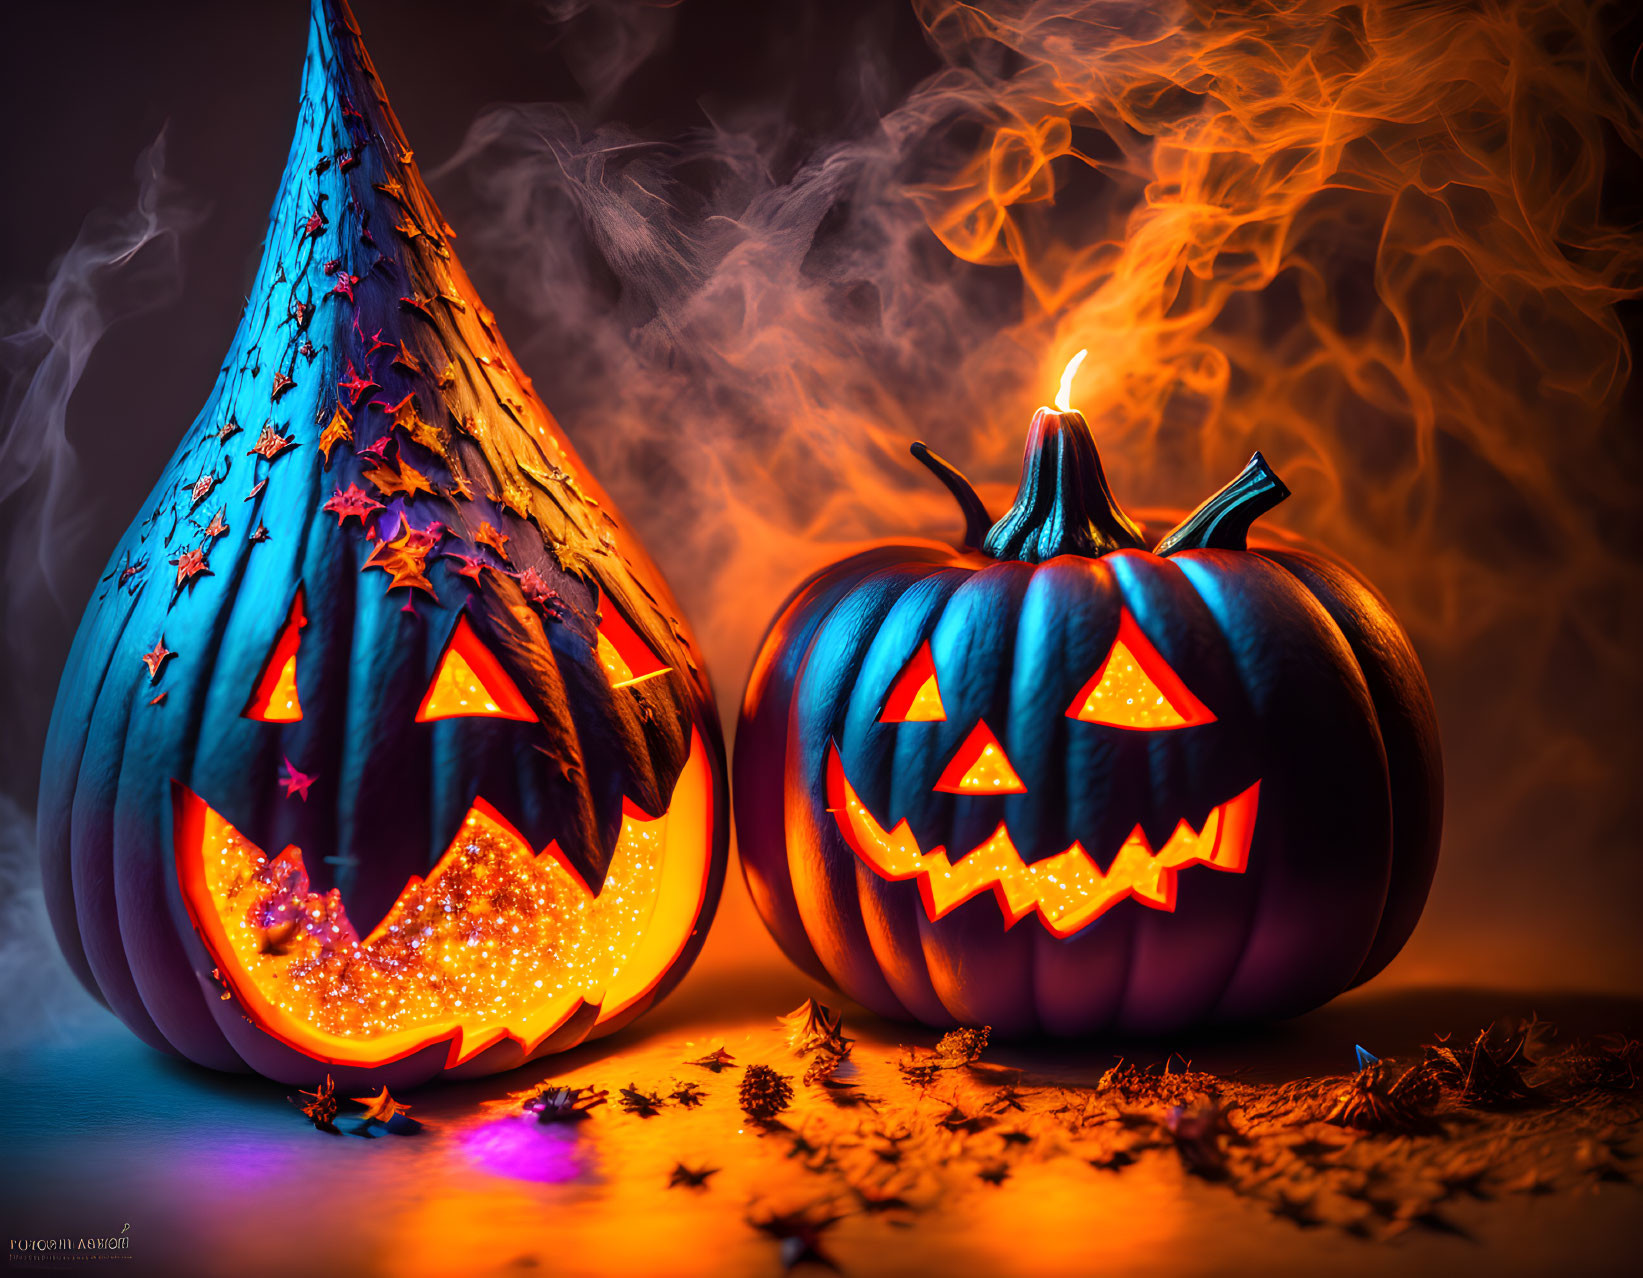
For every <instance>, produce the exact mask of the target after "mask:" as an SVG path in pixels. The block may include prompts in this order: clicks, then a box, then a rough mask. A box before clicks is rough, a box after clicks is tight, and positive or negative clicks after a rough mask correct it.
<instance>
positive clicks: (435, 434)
mask: <svg viewBox="0 0 1643 1278" xmlns="http://www.w3.org/2000/svg"><path fill="white" fill-rule="evenodd" d="M371 403H372V405H373V406H374V407H376V408H380V409H382V411H383V412H385V413H387V414H388V415H389V416H390V417H391V418H392V419H393V423H394V425H395V426H396V427H397V428H398V429H400V430H402V431H404V432H405V436H406V438H407V439H409V440H411V441H412V442H413V443H417V444H421V445H422V447H424V448H426V449H427V450H428V451H429V452H433V453H439V452H443V451H444V446H445V441H444V440H443V439H442V438H441V437H440V434H439V429H438V428H437V427H436V426H434V425H433V424H432V423H430V422H425V421H423V420H422V414H421V413H419V412H417V408H416V392H415V391H409V392H407V393H406V395H405V398H404V399H402V400H400V401H399V402H398V403H397V404H389V403H386V402H384V401H383V400H380V399H373V400H372V401H371Z"/></svg>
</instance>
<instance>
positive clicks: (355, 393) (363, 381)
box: [337, 360, 376, 408]
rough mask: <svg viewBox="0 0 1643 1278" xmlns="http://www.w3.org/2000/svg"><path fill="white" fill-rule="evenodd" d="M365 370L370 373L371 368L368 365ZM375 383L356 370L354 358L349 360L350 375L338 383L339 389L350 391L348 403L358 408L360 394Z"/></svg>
mask: <svg viewBox="0 0 1643 1278" xmlns="http://www.w3.org/2000/svg"><path fill="white" fill-rule="evenodd" d="M365 371H366V372H367V373H369V372H370V371H371V370H370V369H369V368H368V367H367V368H366V370H365ZM375 385H376V383H375V382H373V381H372V380H371V379H370V378H369V377H361V376H360V375H359V374H358V373H357V372H355V371H354V361H353V360H349V361H348V376H347V377H344V378H343V379H342V380H341V381H340V382H338V383H337V386H338V388H339V389H341V390H343V391H346V392H347V393H348V396H349V399H348V404H349V407H351V408H358V407H359V398H360V396H361V395H363V394H364V393H365V392H366V391H368V390H369V389H370V388H371V387H373V386H375Z"/></svg>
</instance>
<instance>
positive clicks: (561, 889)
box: [174, 731, 714, 1068]
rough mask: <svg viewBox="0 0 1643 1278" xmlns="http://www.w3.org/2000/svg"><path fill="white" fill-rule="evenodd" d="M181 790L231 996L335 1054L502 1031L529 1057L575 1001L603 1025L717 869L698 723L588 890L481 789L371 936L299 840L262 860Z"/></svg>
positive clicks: (468, 1054) (285, 1032)
mask: <svg viewBox="0 0 1643 1278" xmlns="http://www.w3.org/2000/svg"><path fill="white" fill-rule="evenodd" d="M175 798H176V807H175V814H174V838H175V841H176V849H177V872H178V879H179V887H180V888H181V890H182V896H183V901H184V904H185V905H186V906H187V908H188V912H189V917H190V918H191V919H192V920H193V923H194V926H195V929H196V931H197V932H198V933H199V936H200V939H201V940H202V941H203V942H204V944H205V947H206V950H207V952H208V953H209V955H210V960H211V962H213V963H215V964H216V965H217V966H216V971H215V973H214V974H215V975H216V976H217V977H218V978H219V979H220V980H221V981H222V983H223V984H224V985H225V986H226V987H227V990H226V992H225V993H224V995H223V997H224V998H237V999H238V1001H239V1004H240V1008H241V1010H242V1011H243V1013H244V1014H245V1016H246V1019H248V1020H250V1021H251V1022H252V1024H254V1025H256V1026H258V1027H259V1028H261V1029H262V1030H264V1031H266V1032H267V1033H269V1034H271V1035H273V1036H274V1037H275V1038H277V1039H280V1040H281V1041H283V1042H284V1043H286V1044H287V1045H288V1046H290V1047H293V1048H295V1049H297V1050H298V1051H301V1052H303V1053H305V1054H307V1055H309V1056H311V1057H313V1058H315V1059H318V1060H322V1061H327V1062H332V1063H336V1064H350V1065H364V1066H374V1065H380V1064H384V1063H386V1062H388V1061H393V1060H398V1059H400V1058H401V1057H403V1056H406V1055H408V1054H409V1053H412V1052H415V1051H418V1050H420V1049H422V1048H424V1047H427V1046H430V1045H431V1044H434V1043H445V1044H448V1056H447V1068H449V1067H451V1066H455V1065H460V1064H462V1063H463V1062H465V1061H467V1060H470V1059H472V1058H473V1057H474V1056H476V1055H478V1054H479V1053H480V1052H482V1051H484V1050H485V1049H486V1048H488V1047H490V1046H492V1045H494V1044H496V1043H498V1042H500V1041H501V1040H502V1039H504V1038H507V1039H512V1040H515V1041H517V1042H518V1043H519V1044H520V1045H521V1046H522V1048H523V1049H524V1051H525V1053H526V1054H527V1055H528V1054H529V1053H531V1052H533V1051H535V1050H536V1048H537V1047H538V1046H540V1045H542V1044H543V1043H544V1042H545V1041H546V1040H547V1039H548V1038H549V1036H550V1035H551V1034H552V1033H553V1032H554V1031H555V1030H557V1029H559V1028H560V1027H561V1026H562V1025H564V1024H565V1023H566V1022H567V1021H569V1020H570V1018H571V1017H572V1016H573V1015H574V1014H575V1012H576V1010H577V1008H578V1007H580V1006H581V1005H582V1004H583V1003H588V1004H592V1005H596V1006H597V1007H598V1008H599V1011H598V1014H597V1017H596V1022H597V1023H603V1022H605V1021H607V1020H609V1019H611V1018H613V1017H616V1016H619V1015H621V1014H622V1013H623V1012H625V1011H626V1010H628V1009H629V1008H632V1007H634V1006H635V1005H636V1004H639V1003H640V1001H641V1000H642V999H644V998H645V997H647V996H648V995H649V994H650V993H651V992H652V991H653V990H654V989H655V987H656V985H657V983H658V982H659V981H661V980H662V979H663V978H664V977H665V976H666V975H667V973H668V972H669V971H670V970H671V969H672V968H673V966H674V964H675V963H676V962H677V960H678V958H679V955H680V954H681V953H682V952H683V951H684V949H685V946H686V945H687V944H688V943H689V941H690V938H691V936H692V935H693V933H694V930H695V925H696V920H697V919H698V917H699V916H700V914H701V911H702V907H703V904H704V902H705V900H706V893H707V888H708V884H709V881H710V879H711V873H712V866H713V851H714V842H713V831H714V823H713V804H714V794H713V774H712V770H711V765H710V764H709V763H708V760H707V752H706V748H705V747H704V745H703V744H702V740H701V735H700V733H699V732H694V731H693V732H692V734H691V749H690V755H689V756H688V758H687V759H686V761H685V765H684V768H683V770H682V771H681V772H680V774H679V777H678V780H677V782H676V783H675V785H674V790H673V795H672V798H671V800H670V802H669V805H668V810H667V812H666V813H664V814H663V815H662V816H660V817H657V818H654V819H652V818H649V817H646V816H644V815H643V814H642V813H640V812H638V811H637V810H636V809H634V808H633V807H632V806H631V805H629V806H628V808H627V810H626V811H625V812H624V815H623V820H622V829H621V833H620V836H619V837H618V840H617V844H616V849H615V852H614V855H613V857H612V860H611V864H610V869H609V871H608V873H607V874H606V877H605V881H604V884H603V886H602V887H601V889H600V891H599V894H598V895H597V896H595V895H594V894H593V893H591V892H589V891H588V890H587V888H586V887H585V886H583V884H582V882H581V880H580V879H579V878H578V877H577V875H576V874H575V872H574V871H572V870H571V869H570V868H569V867H568V866H566V865H565V864H564V863H562V862H561V861H560V860H559V857H558V849H557V848H555V847H554V846H553V845H551V844H550V845H549V848H548V849H547V850H546V851H545V852H543V853H542V854H541V855H540V856H538V855H536V854H535V853H534V852H533V850H532V849H531V848H530V846H529V845H528V844H527V843H526V841H525V840H524V839H523V838H522V837H521V836H520V835H519V834H518V832H517V831H515V830H514V829H513V828H512V827H511V826H509V825H508V824H507V822H506V821H504V820H503V819H502V818H501V817H500V816H499V815H498V814H497V813H496V812H495V811H494V810H493V809H492V808H490V806H489V805H488V804H486V803H485V802H484V800H483V799H476V800H475V802H474V806H473V808H471V809H470V810H469V812H468V814H467V816H466V817H465V818H464V820H463V823H462V826H461V828H460V830H459V833H458V835H457V837H456V838H455V839H454V840H453V841H452V843H451V845H450V847H449V848H448V849H447V850H446V852H445V854H444V855H443V856H442V857H441V858H440V860H439V862H438V864H436V865H435V866H434V868H433V870H432V871H431V872H430V874H429V875H428V878H427V880H426V881H424V880H421V879H416V878H413V879H411V880H410V882H409V883H407V884H406V886H405V889H404V890H403V891H402V892H401V893H400V895H399V897H398V898H397V899H396V901H395V902H394V905H393V906H392V908H391V909H390V910H389V911H388V914H387V916H386V917H385V918H384V919H383V920H382V922H381V923H380V924H379V925H378V926H377V927H376V929H375V930H374V931H372V932H371V934H370V935H369V936H367V937H365V938H364V939H363V940H361V939H360V938H359V936H358V934H357V933H356V931H355V930H354V928H353V925H352V924H351V923H350V922H349V921H348V916H347V912H346V910H345V909H344V907H343V903H342V898H341V896H340V894H339V893H337V892H335V891H332V892H328V893H325V894H318V893H315V892H313V891H311V890H310V888H309V883H308V876H307V872H306V870H305V868H304V866H303V862H302V855H301V853H300V852H299V851H298V850H297V849H295V848H288V849H286V851H284V852H282V853H281V854H280V855H278V856H276V857H273V858H269V857H267V856H265V855H264V853H263V851H262V850H261V849H260V848H258V847H257V846H256V845H255V844H253V843H252V842H251V841H250V840H248V839H246V838H245V837H244V836H243V835H242V834H240V833H239V831H238V830H236V829H235V828H234V827H233V825H232V824H230V823H229V822H228V821H227V820H225V819H224V818H223V817H222V816H221V815H219V814H218V813H217V812H215V811H214V810H213V809H212V808H211V807H210V806H209V805H207V804H206V803H205V801H204V800H202V799H201V798H200V797H199V796H198V795H196V794H194V793H193V792H192V791H191V790H188V789H187V788H186V787H182V786H178V787H177V788H176V795H175ZM583 1032H585V1031H583Z"/></svg>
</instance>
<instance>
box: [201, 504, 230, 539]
mask: <svg viewBox="0 0 1643 1278" xmlns="http://www.w3.org/2000/svg"><path fill="white" fill-rule="evenodd" d="M227 514H228V507H227V506H223V507H222V508H221V509H219V510H218V511H217V513H216V514H215V515H212V516H211V522H210V523H209V524H207V525H206V526H205V535H206V536H207V537H211V538H216V537H221V536H223V535H225V534H226V533H227V532H228V522H227V519H226V518H225V517H226V516H227Z"/></svg>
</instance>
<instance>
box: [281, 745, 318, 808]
mask: <svg viewBox="0 0 1643 1278" xmlns="http://www.w3.org/2000/svg"><path fill="white" fill-rule="evenodd" d="M280 761H281V763H282V764H283V765H284V766H283V767H282V768H281V776H280V784H281V785H283V786H284V787H285V797H286V798H288V799H289V798H290V797H291V796H292V795H293V794H294V795H296V796H297V797H298V798H300V799H301V800H302V801H303V802H304V803H307V802H308V789H309V787H310V786H312V785H313V784H314V782H315V781H317V780H319V775H318V774H317V773H316V774H313V775H310V774H308V773H306V772H299V771H298V770H297V767H296V765H295V764H294V763H292V762H291V760H290V759H287V758H284V757H283V756H282V757H281V760H280Z"/></svg>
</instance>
